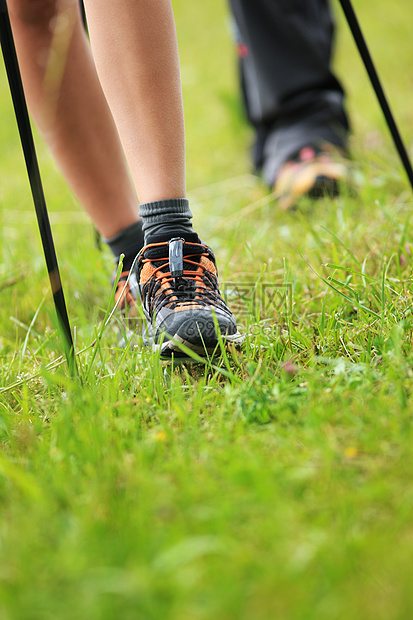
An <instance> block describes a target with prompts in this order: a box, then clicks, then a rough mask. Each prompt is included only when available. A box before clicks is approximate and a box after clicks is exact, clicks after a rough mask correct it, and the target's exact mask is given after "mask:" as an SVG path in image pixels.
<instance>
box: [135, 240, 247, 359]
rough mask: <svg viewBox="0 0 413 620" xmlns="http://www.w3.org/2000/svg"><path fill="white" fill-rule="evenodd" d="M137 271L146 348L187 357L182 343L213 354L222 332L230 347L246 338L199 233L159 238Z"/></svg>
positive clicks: (143, 255) (142, 256)
mask: <svg viewBox="0 0 413 620" xmlns="http://www.w3.org/2000/svg"><path fill="white" fill-rule="evenodd" d="M135 269H136V273H137V280H138V283H139V293H140V298H141V301H142V306H143V311H144V314H145V317H146V323H147V325H146V329H144V343H145V344H147V345H152V347H153V349H154V350H156V351H157V350H160V352H161V355H162V356H163V357H172V356H174V357H178V358H179V357H181V358H184V357H187V355H186V354H185V353H184V352H183V351H182V349H181V348H180V346H179V345H180V344H183V345H185V347H188V348H189V349H191V351H194V352H195V353H197V354H199V355H204V356H205V355H211V354H213V353H214V352H215V350H216V349H217V346H218V341H219V339H218V334H217V332H219V333H220V334H221V335H222V339H223V341H224V342H225V343H229V342H236V341H239V340H240V339H241V336H240V334H239V332H238V331H237V326H236V322H235V318H234V316H233V315H232V313H231V312H230V310H229V309H228V307H227V306H226V304H225V302H224V300H223V299H222V297H221V295H220V292H219V288H218V280H217V270H216V267H215V257H214V255H213V253H212V250H211V249H210V248H209V247H208V246H207V245H205V244H204V243H203V242H201V241H200V239H199V237H198V235H196V234H195V233H189V234H186V235H185V238H183V237H176V238H174V239H168V240H166V239H165V238H162V237H155V236H154V237H153V238H151V243H149V245H147V246H146V247H144V248H143V249H142V250H141V253H140V254H139V257H138V261H137V264H136V268H135Z"/></svg>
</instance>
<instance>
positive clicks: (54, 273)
mask: <svg viewBox="0 0 413 620" xmlns="http://www.w3.org/2000/svg"><path fill="white" fill-rule="evenodd" d="M0 42H1V49H2V52H3V58H4V64H5V67H6V73H7V78H8V81H9V86H10V92H11V96H12V100H13V106H14V112H15V115H16V121H17V125H18V129H19V133H20V140H21V144H22V148H23V153H24V158H25V161H26V168H27V172H28V175H29V181H30V187H31V191H32V195H33V201H34V206H35V210H36V215H37V222H38V225H39V230H40V237H41V240H42V244H43V252H44V256H45V259H46V265H47V270H48V272H49V279H50V286H51V289H52V293H53V300H54V304H55V308H56V314H57V319H58V323H59V327H60V328H61V333H62V336H63V341H64V348H65V354H66V359H67V363H68V365H69V370H70V374H71V375H72V376H73V377H76V376H78V371H77V366H76V358H75V352H74V346H73V340H72V334H71V331H70V324H69V318H68V315H67V309H66V303H65V298H64V295H63V288H62V283H61V280H60V271H59V266H58V264H57V257H56V251H55V247H54V242H53V237H52V231H51V228H50V222H49V216H48V213H47V208H46V201H45V197H44V192H43V187H42V181H41V178H40V171H39V164H38V161H37V156H36V150H35V146H34V140H33V133H32V130H31V126H30V119H29V113H28V111H27V105H26V99H25V96H24V90H23V84H22V80H21V75H20V68H19V63H18V61H17V55H16V48H15V45H14V39H13V33H12V30H11V25H10V18H9V13H8V9H7V2H6V0H0Z"/></svg>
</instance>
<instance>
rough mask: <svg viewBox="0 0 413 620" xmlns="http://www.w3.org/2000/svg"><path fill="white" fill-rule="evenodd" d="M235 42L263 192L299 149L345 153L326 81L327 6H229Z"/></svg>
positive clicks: (296, 2) (336, 98) (274, 0)
mask: <svg viewBox="0 0 413 620" xmlns="http://www.w3.org/2000/svg"><path fill="white" fill-rule="evenodd" d="M229 1H230V5H231V8H232V11H233V14H234V17H235V21H236V25H237V29H238V34H239V43H240V45H239V51H240V63H241V78H242V87H243V93H244V99H245V104H246V109H247V114H248V118H249V120H250V121H251V123H252V124H253V125H254V127H255V129H256V132H257V142H256V145H255V150H254V164H255V165H256V167H257V169H262V172H263V176H264V179H265V180H266V182H267V183H268V184H269V185H272V184H273V183H274V179H275V176H276V174H277V172H278V170H279V168H280V167H281V165H282V164H283V163H284V162H285V161H286V160H288V159H291V157H293V156H294V155H295V154H297V153H298V151H299V150H300V149H301V148H302V147H303V146H305V145H307V144H309V143H311V142H313V143H314V142H316V143H322V142H330V143H331V144H335V145H337V146H339V147H344V148H345V147H346V143H347V134H348V128H349V127H348V120H347V117H346V114H345V111H344V107H343V98H344V93H343V89H342V87H341V85H340V83H339V82H338V80H337V78H336V77H335V76H334V75H333V74H332V73H331V70H330V60H331V50H332V42H333V34H334V24H333V20H332V16H331V13H330V10H329V6H328V1H327V0H252V1H251V0H229Z"/></svg>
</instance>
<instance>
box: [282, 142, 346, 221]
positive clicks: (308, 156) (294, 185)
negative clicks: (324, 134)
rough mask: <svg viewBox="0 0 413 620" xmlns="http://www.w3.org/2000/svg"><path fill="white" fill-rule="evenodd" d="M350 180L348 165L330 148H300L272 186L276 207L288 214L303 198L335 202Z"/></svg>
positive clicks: (338, 151) (338, 152) (340, 153)
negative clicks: (333, 199) (329, 199)
mask: <svg viewBox="0 0 413 620" xmlns="http://www.w3.org/2000/svg"><path fill="white" fill-rule="evenodd" d="M348 180H349V161H348V159H346V158H345V156H344V153H343V152H342V151H341V150H339V149H338V148H337V147H334V146H333V145H331V144H322V145H321V146H316V145H314V144H311V145H308V146H305V147H303V148H302V149H301V150H300V151H299V153H298V154H297V155H296V156H295V157H293V158H292V159H291V160H289V161H287V162H286V163H285V164H284V165H283V166H282V167H281V169H280V171H279V173H278V175H277V178H276V180H275V183H274V192H275V197H276V199H277V201H278V206H279V207H280V208H281V209H282V210H283V211H287V210H288V209H290V208H291V207H293V206H294V205H295V204H296V202H297V201H298V200H299V199H300V198H301V197H302V196H309V197H310V198H321V197H324V196H329V197H331V198H335V197H336V196H338V194H339V192H340V185H342V184H347V183H348Z"/></svg>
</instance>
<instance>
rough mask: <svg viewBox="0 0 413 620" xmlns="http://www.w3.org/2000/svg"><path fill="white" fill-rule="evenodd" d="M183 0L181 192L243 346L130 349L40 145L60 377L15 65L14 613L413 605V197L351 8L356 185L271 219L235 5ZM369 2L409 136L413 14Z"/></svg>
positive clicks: (2, 186) (0, 329) (6, 452)
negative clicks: (179, 356)
mask: <svg viewBox="0 0 413 620" xmlns="http://www.w3.org/2000/svg"><path fill="white" fill-rule="evenodd" d="M174 8H175V14H176V20H177V27H178V35H179V41H180V50H181V62H182V78H183V87H184V98H185V113H186V121H187V143H188V148H187V152H188V188H189V194H190V198H191V204H192V208H193V211H194V212H195V213H196V227H197V229H198V230H199V231H200V233H201V235H202V237H203V238H205V239H206V240H207V241H208V242H209V243H210V244H211V246H212V247H213V248H214V251H215V252H216V255H217V258H218V265H219V267H220V277H221V280H222V282H223V283H224V284H223V289H224V290H225V291H226V292H227V293H228V295H229V300H231V292H232V291H233V289H234V288H235V289H236V290H238V292H241V293H243V294H245V303H244V305H243V306H242V307H241V306H240V307H239V313H238V314H239V316H238V318H239V323H240V327H241V329H242V331H243V332H244V333H245V334H246V343H245V348H244V350H243V351H242V353H241V354H240V355H239V356H235V357H234V358H233V359H231V360H228V359H222V360H220V361H218V362H215V363H214V364H211V365H209V366H208V365H207V366H205V368H203V367H192V368H191V367H189V368H188V369H186V368H185V367H182V368H175V369H172V368H171V367H169V366H165V364H164V363H162V362H161V361H160V360H159V359H157V358H156V356H154V355H153V354H152V352H150V351H147V350H145V349H143V348H141V347H138V348H137V350H135V352H131V351H130V350H122V349H121V348H119V346H118V344H117V343H118V341H119V336H120V333H121V327H120V321H119V319H118V317H117V315H115V316H114V318H113V319H112V321H111V322H110V323H109V325H108V326H107V327H106V328H105V329H104V330H103V331H102V321H103V319H104V317H105V313H106V311H107V310H108V308H110V287H109V285H108V283H109V280H110V275H111V272H112V263H111V259H110V256H109V253H108V252H107V250H104V251H103V252H100V251H99V250H98V249H97V248H95V246H94V241H93V238H94V234H93V229H92V226H91V224H90V223H89V221H88V220H87V218H86V216H85V215H84V214H83V213H82V211H81V209H80V207H79V206H78V205H77V204H76V201H75V200H74V199H73V197H72V196H71V195H70V193H69V192H68V190H67V189H66V186H65V184H64V182H63V180H62V179H61V177H60V175H59V174H58V172H57V171H56V168H55V166H54V164H53V162H52V159H51V157H50V155H49V154H48V153H47V151H46V150H45V148H44V146H43V145H42V144H41V142H40V140H37V142H38V150H39V158H40V162H41V169H42V173H43V181H44V185H45V192H46V196H47V201H48V206H49V209H50V219H51V222H52V227H53V232H54V236H55V241H56V246H57V253H58V257H59V260H60V266H61V271H62V279H63V284H64V288H65V293H66V297H67V302H68V309H69V314H70V317H71V323H72V327H73V331H74V335H75V340H76V349H77V351H79V355H78V365H79V369H80V373H81V375H82V378H83V386H82V387H80V386H79V385H78V384H77V383H76V382H73V381H72V380H71V379H70V378H69V376H68V372H67V368H66V365H65V363H59V359H60V355H61V354H62V346H61V340H60V337H59V334H58V332H57V329H56V319H55V312H54V306H53V302H52V298H51V294H50V292H49V284H48V278H47V274H46V269H45V265H44V258H43V254H42V250H41V246H40V240H39V234H38V231H37V227H36V222H35V216H34V210H33V206H32V202H31V196H30V193H29V187H28V182H27V179H26V173H25V169H24V165H23V160H22V156H21V149H20V144H19V141H18V137H17V130H16V127H15V122H14V120H13V112H12V108H11V104H10V97H9V94H8V89H7V84H6V80H5V77H4V72H3V70H1V76H0V119H1V121H0V144H1V150H0V236H1V261H0V295H1V312H0V441H1V449H0V618H1V620H52V619H53V620H56V619H58V620H66V619H67V620H69V619H70V620H72V619H82V620H86V619H87V620H113V619H115V618H116V619H121V620H139V619H142V620H161V619H162V620H163V619H168V620H204V619H205V620H206V619H208V620H209V619H216V620H232V619H237V620H272V619H275V618H277V619H278V618H280V619H282V620H344V619H346V620H347V619H348V618H354V619H357V620H373V619H374V620H402V619H403V620H404V619H406V620H410V619H411V617H412V614H413V591H412V588H411V575H412V571H413V442H412V439H413V433H412V413H413V401H412V388H413V371H412V361H413V354H412V304H413V295H412V290H411V274H412V258H411V251H410V243H411V242H412V243H413V239H412V230H411V212H412V211H411V207H412V196H411V190H410V189H409V186H408V184H407V181H406V178H405V175H404V172H403V170H402V169H401V167H400V164H399V161H398V159H397V156H396V154H395V151H394V148H393V146H392V143H391V140H390V138H389V136H388V132H387V129H386V127H385V124H384V121H383V120H382V116H381V112H380V109H379V107H378V105H377V103H376V101H375V99H374V96H373V94H372V91H371V87H370V84H369V82H368V79H367V77H366V74H365V71H364V69H363V66H362V64H361V61H360V60H359V58H358V55H357V52H356V50H355V48H354V44H353V42H352V40H351V37H350V35H349V33H348V29H347V27H346V24H345V23H344V22H343V20H342V18H341V15H340V13H339V10H338V8H337V14H338V15H337V16H338V18H339V36H338V41H337V57H336V63H337V71H338V73H339V75H340V77H341V78H342V79H343V82H344V85H345V87H346V89H347V91H348V94H349V99H348V108H349V112H350V115H351V118H352V121H353V128H354V132H353V133H354V135H353V138H352V150H353V155H354V161H355V176H356V179H357V183H358V186H359V191H358V195H357V196H351V195H348V196H346V195H344V196H342V197H341V198H340V199H339V200H337V201H335V202H331V201H329V200H322V201H320V202H319V203H317V204H313V203H310V202H308V201H303V203H302V204H301V206H300V209H298V210H296V211H294V212H291V213H286V214H285V213H281V212H279V211H278V210H277V205H276V203H275V202H274V201H273V200H272V199H271V197H270V196H269V194H268V190H267V189H266V188H265V187H264V186H263V184H262V183H261V182H260V180H259V179H257V178H256V177H254V176H252V175H251V174H250V164H249V157H248V146H249V143H250V141H251V138H252V135H251V133H250V130H249V128H248V127H247V126H246V124H245V122H244V119H243V115H242V109H241V105H240V102H239V97H238V90H237V79H236V61H235V58H234V53H233V46H232V42H231V37H230V22H229V15H228V11H227V7H226V5H225V4H224V3H223V2H222V0H208V2H201V1H200V0H197V1H196V2H192V3H190V2H185V1H184V0H175V1H174ZM355 8H356V9H357V12H358V14H359V17H360V20H361V22H362V24H363V26H364V30H365V34H366V36H367V38H368V41H369V43H370V46H371V51H372V54H373V57H374V58H375V59H376V61H377V66H378V69H379V72H380V74H381V76H382V78H383V82H384V83H385V86H386V90H387V92H388V94H389V98H390V102H391V104H392V108H393V110H394V112H395V115H396V117H397V119H398V120H399V122H400V127H401V130H402V133H403V135H404V137H405V139H406V143H407V144H408V145H409V146H410V145H412V144H413V115H412V106H411V98H412V88H413V71H412V69H411V67H412V66H413V47H412V45H411V26H412V19H413V17H412V15H411V13H408V12H407V13H406V10H407V5H406V3H405V2H403V1H402V0H397V1H396V0H395V1H394V2H392V3H391V4H390V3H389V2H387V3H375V2H373V0H358V1H357V3H356V7H355ZM85 266H86V268H85ZM232 299H234V300H236V298H235V297H232ZM98 334H101V338H100V340H99V342H98V344H96V345H95V346H91V345H92V343H93V342H94V340H95V338H96V337H97V335H98ZM409 584H410V585H409Z"/></svg>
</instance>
